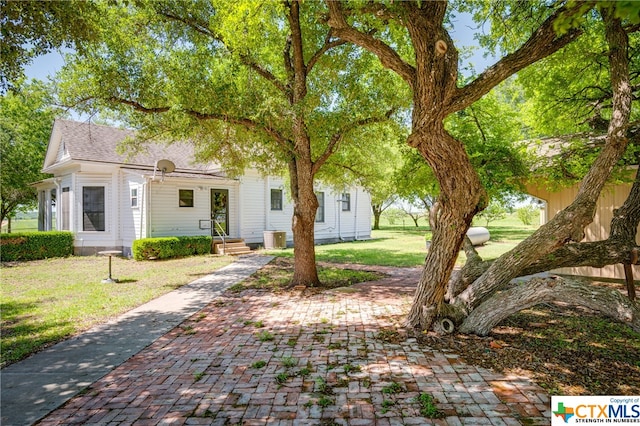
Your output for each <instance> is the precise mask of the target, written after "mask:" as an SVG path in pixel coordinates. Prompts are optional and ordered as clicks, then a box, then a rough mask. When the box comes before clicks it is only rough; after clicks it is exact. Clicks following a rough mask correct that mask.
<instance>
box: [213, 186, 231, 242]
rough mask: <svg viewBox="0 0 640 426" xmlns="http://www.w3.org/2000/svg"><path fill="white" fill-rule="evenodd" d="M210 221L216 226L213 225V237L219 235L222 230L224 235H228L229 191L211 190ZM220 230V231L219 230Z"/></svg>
mask: <svg viewBox="0 0 640 426" xmlns="http://www.w3.org/2000/svg"><path fill="white" fill-rule="evenodd" d="M211 219H213V220H215V221H216V222H217V223H218V224H217V225H216V224H215V223H213V229H214V232H213V235H214V236H215V235H220V234H221V233H222V230H224V233H225V235H229V190H228V189H212V190H211ZM221 229H222V230H221Z"/></svg>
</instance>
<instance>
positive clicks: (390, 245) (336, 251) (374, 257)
mask: <svg viewBox="0 0 640 426" xmlns="http://www.w3.org/2000/svg"><path fill="white" fill-rule="evenodd" d="M18 222H20V221H18ZM25 222H27V221H26V220H25ZM383 225H384V226H383V229H381V230H379V231H373V232H372V236H373V239H371V240H369V241H356V242H350V243H340V244H328V245H322V246H318V247H316V253H317V260H318V261H324V262H336V263H359V264H367V265H383V266H396V267H413V266H419V265H422V264H423V262H424V257H425V255H426V248H425V235H426V234H427V233H428V231H427V228H426V227H420V228H416V227H414V226H404V227H403V226H402V225H400V226H389V225H388V224H384V223H383ZM488 228H489V231H490V233H491V240H490V241H489V242H488V243H487V244H485V245H484V246H482V247H478V252H479V253H480V255H481V256H482V257H483V258H485V259H493V258H497V257H498V256H500V255H501V254H502V253H504V252H506V251H508V250H510V249H511V248H513V247H514V246H515V245H516V244H517V243H518V242H519V241H521V240H522V239H524V238H525V237H526V236H528V235H530V234H531V233H532V232H533V231H534V230H535V228H534V227H526V226H523V225H521V224H518V222H517V220H514V219H513V218H507V219H505V220H502V221H496V222H494V223H491V225H490V226H489V227H488ZM14 230H16V231H17V229H16V228H15V227H14ZM269 253H271V254H275V255H277V256H289V257H290V256H293V250H292V249H285V250H272V251H269ZM231 261H232V259H231V258H229V257H213V256H197V257H190V258H184V259H172V260H166V261H154V262H136V261H134V260H128V259H122V258H114V259H113V276H114V277H116V278H118V279H120V280H121V282H120V283H117V284H102V283H101V282H100V281H101V280H102V278H105V277H106V275H107V259H106V258H104V257H95V256H89V257H70V258H65V259H48V260H41V261H33V262H17V263H12V264H5V265H3V267H2V269H1V270H0V274H1V275H2V277H1V278H2V294H1V296H2V298H1V304H0V309H1V312H2V319H1V321H0V328H1V330H0V331H1V332H2V341H1V345H2V351H1V353H2V356H1V365H2V366H4V365H6V364H8V363H12V362H15V361H17V360H20V359H22V358H24V357H25V356H27V355H29V354H30V353H32V352H34V351H37V350H39V349H41V348H43V347H45V346H47V345H50V344H51V343H54V342H57V341H60V340H62V339H64V338H66V337H69V336H71V335H73V334H76V333H78V332H80V331H82V330H86V329H88V328H90V327H91V326H93V325H96V324H99V323H102V322H105V321H106V320H108V319H110V318H113V317H116V316H117V315H119V314H121V313H123V312H126V311H127V310H130V309H132V308H134V307H137V306H139V305H141V304H143V303H145V302H147V301H149V300H151V299H153V298H155V297H158V296H160V295H162V294H164V293H167V292H169V291H171V290H173V289H175V288H177V287H179V286H181V285H184V284H187V283H188V282H191V281H193V280H194V279H196V278H198V277H200V276H202V275H205V274H207V273H210V272H212V271H214V270H216V269H218V268H220V267H222V266H224V265H226V264H228V263H230V262H231ZM463 262H464V253H461V254H460V258H459V259H458V263H459V264H462V263H463ZM324 279H325V280H327V279H328V278H327V277H324ZM341 279H347V280H350V279H353V277H350V276H348V277H346V278H345V277H342V278H341Z"/></svg>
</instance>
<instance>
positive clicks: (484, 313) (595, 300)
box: [460, 277, 640, 336]
mask: <svg viewBox="0 0 640 426" xmlns="http://www.w3.org/2000/svg"><path fill="white" fill-rule="evenodd" d="M544 302H564V303H568V304H570V305H575V306H585V307H587V308H589V309H592V310H594V311H598V312H601V313H602V314H604V315H606V316H607V317H610V318H613V319H614V320H616V321H620V322H621V323H624V324H626V325H628V326H629V327H631V328H632V329H633V330H634V331H637V332H640V305H638V303H636V302H633V301H631V300H629V299H628V298H627V297H625V296H624V295H623V294H622V293H620V292H619V291H616V290H611V289H608V288H603V287H598V286H594V285H589V284H586V283H584V282H581V281H580V280H578V279H572V278H561V277H552V278H534V279H532V280H531V281H529V282H527V283H524V284H519V285H515V286H514V287H511V288H509V289H507V290H504V291H501V292H499V293H496V294H494V295H493V296H492V297H490V298H489V299H487V300H486V301H484V302H483V303H482V304H480V305H479V306H478V307H476V308H475V309H474V310H473V311H471V313H470V314H469V316H468V317H467V318H466V319H465V320H464V322H463V323H462V325H461V326H460V332H461V333H473V334H477V335H480V336H485V335H487V334H488V333H489V332H490V331H491V329H492V328H493V327H495V326H496V325H497V324H498V323H500V321H502V320H503V319H505V318H507V317H508V316H510V315H512V314H514V313H516V312H519V311H521V310H523V309H526V308H529V307H531V306H534V305H537V304H540V303H544Z"/></svg>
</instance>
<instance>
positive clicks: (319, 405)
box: [39, 269, 550, 426]
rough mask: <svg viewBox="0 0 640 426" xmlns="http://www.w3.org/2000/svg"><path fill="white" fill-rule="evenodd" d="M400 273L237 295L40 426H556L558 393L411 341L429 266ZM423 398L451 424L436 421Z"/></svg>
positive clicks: (200, 315) (166, 337) (228, 296)
mask: <svg viewBox="0 0 640 426" xmlns="http://www.w3.org/2000/svg"><path fill="white" fill-rule="evenodd" d="M392 272H393V275H391V276H390V277H389V278H387V279H385V280H382V281H378V282H375V283H365V284H359V285H357V286H354V287H353V288H350V289H348V290H345V291H341V290H340V289H337V290H333V291H326V292H323V293H320V294H315V295H307V294H271V293H268V292H263V291H258V290H249V291H245V292H242V293H239V294H230V293H226V294H225V295H224V296H222V297H220V298H218V299H217V300H216V301H215V302H214V303H212V304H210V305H209V306H208V307H206V308H205V309H203V310H202V311H200V312H199V313H197V314H195V315H193V316H192V317H191V318H189V319H188V320H187V321H185V322H184V323H182V324H181V325H180V326H179V327H176V328H175V329H173V330H172V331H171V332H169V333H168V334H166V335H164V336H162V337H161V338H159V339H158V340H156V341H155V342H154V343H153V344H152V345H150V346H149V347H147V348H146V349H145V350H143V351H141V352H140V353H138V354H137V355H135V356H134V357H132V358H131V359H130V360H129V361H127V362H126V363H124V364H122V365H121V366H120V367H118V368H116V369H115V370H113V371H112V372H111V373H110V374H108V375H107V376H105V377H104V378H102V379H101V380H99V381H97V382H96V383H94V384H93V385H92V386H90V387H89V388H88V390H87V391H86V392H84V393H83V394H82V395H80V396H77V397H76V398H74V399H72V400H71V401H69V402H68V403H67V404H66V405H64V406H63V407H61V408H59V409H58V410H55V411H54V412H52V413H51V414H50V415H49V416H47V417H45V418H44V419H43V420H42V421H41V422H40V423H39V424H41V425H70V424H101V425H129V424H132V425H182V424H187V425H247V426H250V425H282V426H285V425H354V426H356V425H360V426H369V425H380V426H382V425H389V426H391V425H423V424H431V423H433V424H443V425H445V424H446V425H474V424H487V425H517V424H523V423H526V424H549V423H550V420H549V419H550V413H549V399H548V396H547V394H546V393H545V391H544V390H543V389H541V388H539V387H537V386H536V385H535V384H533V383H531V382H530V381H529V380H528V379H527V378H525V377H516V376H505V375H502V374H497V373H495V372H492V371H489V370H487V369H483V368H479V367H474V366H471V365H467V364H465V363H463V362H462V361H461V360H460V358H459V356H458V355H457V354H455V353H443V352H440V351H435V350H433V349H431V348H429V347H425V346H424V345H420V344H418V342H417V341H416V340H415V339H413V338H408V337H407V336H406V335H404V333H402V331H401V330H402V328H401V327H400V324H399V321H401V319H402V317H403V316H404V315H405V314H406V312H407V310H408V308H409V306H410V303H411V296H412V293H413V290H414V289H415V282H416V281H417V276H418V271H417V270H413V269H411V270H409V269H406V270H395V271H392ZM398 331H400V333H398ZM420 394H429V395H431V396H433V398H434V399H435V401H436V406H437V408H438V409H439V410H441V411H442V412H443V413H444V418H441V419H437V420H432V419H429V418H426V417H425V416H424V415H423V414H422V413H421V405H420V404H419V403H418V400H419V399H418V397H419V396H420Z"/></svg>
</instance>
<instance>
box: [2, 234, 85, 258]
mask: <svg viewBox="0 0 640 426" xmlns="http://www.w3.org/2000/svg"><path fill="white" fill-rule="evenodd" d="M0 246H1V247H0V259H1V260H2V261H3V262H9V261H15V260H38V259H47V258H50V257H67V256H71V255H73V234H72V233H71V232H67V231H46V232H15V233H10V234H0Z"/></svg>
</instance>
